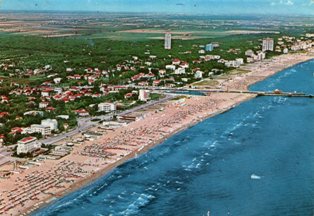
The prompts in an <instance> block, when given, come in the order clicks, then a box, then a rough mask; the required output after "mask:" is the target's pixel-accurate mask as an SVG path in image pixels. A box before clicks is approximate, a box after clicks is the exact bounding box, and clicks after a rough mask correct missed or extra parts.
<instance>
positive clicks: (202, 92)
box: [141, 87, 314, 98]
mask: <svg viewBox="0 0 314 216" xmlns="http://www.w3.org/2000/svg"><path fill="white" fill-rule="evenodd" d="M141 88H142V89H143V88H144V89H147V90H152V91H156V92H163V93H170V94H171V93H173V94H184V95H208V94H211V93H232V94H235V93H236V94H252V95H256V96H269V97H299V98H314V95H312V94H305V93H302V92H283V91H281V90H278V89H276V90H274V91H249V90H224V89H199V88H162V87H146V88H145V87H141Z"/></svg>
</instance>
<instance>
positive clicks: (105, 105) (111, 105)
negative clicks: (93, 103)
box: [98, 103, 117, 112]
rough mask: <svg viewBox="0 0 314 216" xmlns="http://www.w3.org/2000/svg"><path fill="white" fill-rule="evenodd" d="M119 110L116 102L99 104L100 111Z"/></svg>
mask: <svg viewBox="0 0 314 216" xmlns="http://www.w3.org/2000/svg"><path fill="white" fill-rule="evenodd" d="M115 110H117V107H116V105H115V104H114V103H100V104H98V112H113V111H115Z"/></svg>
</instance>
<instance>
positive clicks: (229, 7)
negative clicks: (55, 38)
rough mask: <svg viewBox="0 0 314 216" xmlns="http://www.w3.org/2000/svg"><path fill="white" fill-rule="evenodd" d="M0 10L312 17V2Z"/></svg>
mask: <svg viewBox="0 0 314 216" xmlns="http://www.w3.org/2000/svg"><path fill="white" fill-rule="evenodd" d="M0 10H1V11H7V10H15V11H69V12H71V11H72V12H79V11H82V12H94V11H95V12H130V13H174V14H180V13H182V14H195V15H197V14H204V15H205V14H206V15H253V14H256V15H276V14H277V15H314V12H313V11H314V1H313V0H178V1H172V0H159V1H155V0H116V1H109V0H44V1H43V0H0Z"/></svg>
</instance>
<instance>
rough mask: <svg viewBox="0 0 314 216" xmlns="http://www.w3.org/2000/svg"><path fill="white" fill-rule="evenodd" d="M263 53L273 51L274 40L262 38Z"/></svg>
mask: <svg viewBox="0 0 314 216" xmlns="http://www.w3.org/2000/svg"><path fill="white" fill-rule="evenodd" d="M262 45H263V48H262V50H263V52H265V51H274V39H272V38H264V39H263V44H262Z"/></svg>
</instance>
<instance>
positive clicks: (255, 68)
mask: <svg viewBox="0 0 314 216" xmlns="http://www.w3.org/2000/svg"><path fill="white" fill-rule="evenodd" d="M313 57H314V56H313V55H312V53H311V54H288V55H281V56H277V57H274V58H272V59H269V60H265V61H263V62H256V63H253V64H247V65H245V66H243V69H245V70H249V71H251V72H249V73H245V74H239V75H230V76H229V77H228V78H227V79H224V80H221V81H220V82H219V84H218V86H217V88H220V89H228V90H233V89H234V90H246V89H247V88H248V86H250V85H252V84H254V83H256V82H258V81H261V80H263V79H265V78H267V77H269V76H271V75H273V74H275V73H277V72H278V71H281V70H283V69H285V68H287V67H290V66H293V65H295V64H298V63H300V62H304V61H307V60H310V59H312V58H313ZM253 97H254V96H253V95H249V94H240V93H239V94H238V93H212V94H211V95H208V96H193V97H188V96H186V97H181V98H180V99H177V100H170V101H167V102H164V103H162V104H158V105H155V106H154V107H152V108H150V109H149V110H145V111H143V113H142V114H143V118H142V119H140V120H138V121H135V122H132V123H130V124H128V125H126V126H123V127H120V128H117V129H115V130H112V131H108V132H106V133H104V134H103V135H102V136H100V137H99V138H98V139H96V140H93V141H85V142H84V143H82V144H81V145H77V146H74V150H73V151H72V153H71V154H70V155H68V156H66V157H63V158H61V159H59V160H44V161H42V162H41V163H40V164H36V165H34V166H32V167H30V168H29V169H23V170H22V169H19V170H18V171H19V173H14V174H12V175H10V176H9V177H8V178H6V179H0V215H23V214H25V215H27V214H29V213H30V212H32V211H34V210H35V209H37V208H39V207H40V206H43V205H46V204H47V203H49V201H51V200H53V199H54V198H58V197H60V196H64V195H65V194H67V193H69V192H71V191H74V190H77V189H78V188H80V187H82V186H84V185H86V184H87V183H89V182H91V181H93V180H95V179H97V178H98V177H100V176H102V175H104V174H106V173H108V172H109V171H110V170H112V169H113V168H115V167H117V166H118V165H120V164H122V163H124V162H125V161H127V160H130V159H131V158H134V157H136V156H137V155H139V154H141V153H144V152H146V151H147V150H149V149H151V148H152V147H154V146H155V145H157V144H160V143H161V142H162V141H163V140H165V139H167V138H168V137H169V136H172V135H173V134H175V133H177V132H178V131H181V130H183V129H185V128H188V127H190V126H192V125H195V124H196V123H198V122H200V121H203V120H204V119H206V118H209V117H211V116H213V115H217V114H219V113H222V112H225V111H227V110H229V109H230V108H232V107H234V106H236V105H237V104H239V103H241V102H243V101H246V100H249V99H251V98H253ZM91 130H95V129H91Z"/></svg>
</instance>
